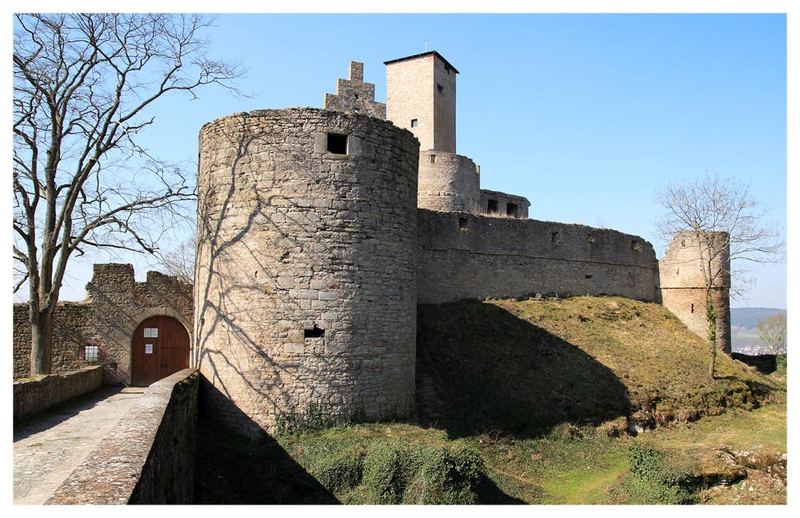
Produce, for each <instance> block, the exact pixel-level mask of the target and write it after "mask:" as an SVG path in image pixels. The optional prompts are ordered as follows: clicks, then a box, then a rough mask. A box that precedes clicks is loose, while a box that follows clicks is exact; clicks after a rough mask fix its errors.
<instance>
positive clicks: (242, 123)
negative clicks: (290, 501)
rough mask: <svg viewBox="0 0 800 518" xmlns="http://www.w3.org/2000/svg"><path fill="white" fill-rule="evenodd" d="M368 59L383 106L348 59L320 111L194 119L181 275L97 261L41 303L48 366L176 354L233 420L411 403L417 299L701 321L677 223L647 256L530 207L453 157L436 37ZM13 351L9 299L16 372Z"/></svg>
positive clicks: (698, 281)
mask: <svg viewBox="0 0 800 518" xmlns="http://www.w3.org/2000/svg"><path fill="white" fill-rule="evenodd" d="M385 64H386V74H387V102H386V104H383V103H380V102H376V101H375V87H374V85H373V84H370V83H366V82H364V75H363V65H362V64H361V63H355V62H354V63H351V65H350V75H349V78H348V79H340V80H339V81H338V84H337V91H336V94H326V95H325V101H324V103H325V104H324V109H315V108H291V109H284V110H259V111H253V112H250V113H237V114H233V115H230V116H227V117H223V118H221V119H217V120H215V121H212V122H209V123H208V124H206V125H204V126H203V128H202V129H201V130H200V149H199V171H198V193H199V199H198V209H197V211H198V212H197V215H198V218H197V222H198V223H197V258H196V265H195V278H194V285H193V287H192V285H190V284H186V283H183V282H180V281H178V280H177V279H175V278H172V277H168V276H165V275H162V274H159V273H157V272H150V273H148V276H147V280H146V281H145V282H136V281H135V279H134V272H133V268H132V267H131V266H130V265H122V264H106V265H95V270H94V277H93V279H92V281H91V282H90V283H89V285H88V286H87V294H88V296H87V300H86V301H84V302H67V303H61V304H60V305H59V307H58V309H57V311H56V315H55V330H54V331H55V337H54V343H53V346H52V347H53V370H54V372H58V371H65V370H70V369H76V368H80V367H82V366H85V365H86V364H92V363H99V364H101V365H103V367H104V369H103V375H104V378H105V379H106V382H112V383H113V382H121V383H125V384H146V380H148V379H150V378H148V377H147V376H148V375H151V374H153V372H155V374H156V375H159V374H158V373H159V372H160V373H161V374H164V372H167V371H171V372H174V371H176V370H179V369H181V368H183V367H184V366H185V365H186V364H189V365H190V366H192V367H196V368H198V369H199V370H200V372H201V373H202V375H203V378H204V379H205V382H204V384H203V390H204V391H205V392H204V394H203V397H202V398H201V400H202V401H204V404H208V405H210V408H211V410H212V411H213V412H216V413H217V414H219V415H221V416H223V417H224V418H226V419H227V420H228V421H229V422H230V423H231V424H233V425H234V426H236V427H237V428H239V429H240V430H241V431H242V432H244V433H248V434H250V433H260V430H262V429H266V430H268V431H275V430H276V429H279V428H280V427H281V425H282V424H284V423H292V422H297V421H298V420H303V419H305V418H308V417H309V416H312V415H314V416H317V417H319V416H322V417H323V418H324V419H331V420H332V419H336V418H339V417H347V416H358V417H361V418H365V419H380V418H387V417H402V416H405V415H408V414H409V413H410V412H412V411H413V406H414V391H415V358H416V318H417V305H418V304H440V303H446V302H452V301H457V300H462V299H483V298H487V297H519V296H529V295H534V294H542V295H548V294H557V295H559V296H569V295H585V294H588V295H620V296H624V297H630V298H634V299H639V300H644V301H651V302H659V303H662V304H664V306H666V307H667V308H668V309H669V310H671V311H672V312H673V313H674V314H675V315H676V316H677V317H678V318H679V319H680V320H681V321H683V322H684V323H685V324H686V325H687V327H688V328H689V329H691V330H692V331H694V332H695V333H697V334H698V335H700V336H701V337H705V336H706V335H707V328H708V322H707V321H706V317H705V308H704V306H705V290H704V288H703V286H704V282H703V276H702V273H701V271H702V270H701V264H700V254H699V246H698V243H696V242H695V241H694V240H693V239H692V237H691V235H689V234H679V235H678V236H675V239H674V240H673V242H672V244H671V245H670V247H669V249H668V250H667V253H666V255H665V256H664V257H663V258H662V259H661V260H660V261H658V260H657V259H656V254H655V251H654V250H653V247H652V245H651V244H650V243H648V242H647V241H645V240H644V239H642V238H641V237H639V236H635V235H630V234H625V233H622V232H618V231H615V230H610V229H601V228H593V227H588V226H584V225H574V224H566V223H559V222H551V221H539V220H535V219H529V218H528V216H529V210H530V203H529V201H528V200H527V199H526V198H525V197H523V196H518V195H512V194H505V193H501V192H497V191H492V190H487V189H482V188H481V171H480V168H479V167H478V166H477V165H476V164H475V162H474V161H473V160H471V159H470V158H467V157H466V156H463V155H459V154H457V152H456V77H457V75H458V71H457V70H456V69H455V67H454V66H453V65H451V64H450V63H448V61H447V60H446V59H445V58H443V57H442V56H441V55H440V54H439V53H438V52H426V53H423V54H418V55H414V56H409V57H405V58H401V59H395V60H391V61H387V62H386V63H385ZM719 261H721V264H719V265H718V266H721V267H722V269H723V270H724V271H728V270H729V265H728V264H727V263H728V262H729V259H728V257H721V258H720V259H719ZM729 286H730V279H729V278H727V277H724V278H720V279H719V280H718V282H717V283H716V285H715V287H714V294H713V300H714V303H715V305H716V310H717V314H718V315H719V317H718V319H717V337H718V340H719V344H720V347H721V349H723V350H724V351H726V352H730V310H729ZM192 312H193V314H192ZM154 319H155V320H154ZM159 319H161V320H159ZM167 320H168V321H172V328H173V329H174V330H177V331H176V332H177V333H178V334H179V335H181V334H183V335H184V337H183V338H181V337H178V338H180V339H181V340H183V343H185V344H187V345H186V349H185V350H186V351H190V352H189V354H190V355H191V358H183V359H182V358H177V356H175V355H174V354H173V356H175V357H173V358H171V359H165V357H161V356H158V354H152V353H158V351H159V349H160V348H161V345H159V344H160V343H161V342H159V339H160V338H158V330H157V329H156V330H155V334H152V332H153V330H154V327H152V326H156V327H158V326H159V325H161V324H159V323H158V322H162V323H164V322H165V321H167ZM154 322H155V323H154ZM182 329H183V330H185V333H184V332H183V331H182ZM148 332H150V334H148ZM162 338H163V337H162ZM189 343H191V347H189V345H188V344H189ZM165 344H166V342H165ZM29 351H30V326H29V322H28V308H27V305H24V304H18V305H15V307H14V375H15V377H24V376H26V375H27V373H28V372H29V370H30V357H29V356H30V353H29ZM169 361H172V362H175V363H174V365H172V364H170V363H163V362H169ZM148 369H151V370H148ZM152 369H155V371H153V370H152ZM159 369H161V370H159ZM164 369H166V370H164ZM137 373H139V374H137Z"/></svg>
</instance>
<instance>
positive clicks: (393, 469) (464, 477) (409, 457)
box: [281, 424, 485, 504]
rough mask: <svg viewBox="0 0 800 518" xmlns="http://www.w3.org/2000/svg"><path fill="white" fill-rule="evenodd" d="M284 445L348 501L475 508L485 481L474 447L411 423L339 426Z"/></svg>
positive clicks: (286, 440) (297, 437)
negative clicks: (449, 505)
mask: <svg viewBox="0 0 800 518" xmlns="http://www.w3.org/2000/svg"><path fill="white" fill-rule="evenodd" d="M281 441H282V442H283V444H284V446H285V448H286V451H287V452H288V453H289V454H290V455H291V456H292V457H293V458H295V459H296V460H297V461H298V463H299V464H300V465H301V466H303V468H305V469H306V470H307V471H308V473H309V474H311V475H312V476H313V477H314V478H315V479H316V480H318V481H319V482H320V483H321V484H322V485H323V486H324V487H325V488H326V489H327V490H328V491H329V492H330V493H331V494H332V495H334V496H335V497H336V499H337V500H339V501H340V502H343V503H358V504H401V503H402V504H474V503H478V502H479V494H478V492H479V490H480V486H481V483H482V480H483V479H484V478H485V475H484V474H483V462H482V461H481V458H480V456H479V455H478V453H477V452H476V451H475V450H474V449H472V448H470V447H469V446H467V445H466V444H465V443H464V442H462V441H452V442H451V441H447V439H446V437H445V436H444V435H443V434H442V433H441V432H437V431H434V430H429V431H425V430H421V429H419V428H417V427H414V426H410V425H402V424H393V425H360V426H347V427H337V428H332V429H329V430H324V431H317V432H309V433H302V434H295V435H289V436H283V437H281Z"/></svg>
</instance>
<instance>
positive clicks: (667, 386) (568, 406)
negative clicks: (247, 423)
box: [197, 297, 786, 504]
mask: <svg viewBox="0 0 800 518" xmlns="http://www.w3.org/2000/svg"><path fill="white" fill-rule="evenodd" d="M418 353H419V354H418V362H419V363H418V370H417V372H418V383H419V386H418V397H419V398H421V399H422V400H421V401H419V402H418V406H419V409H420V414H421V416H420V417H421V418H422V420H423V421H426V420H427V421H428V422H427V426H425V427H423V426H420V425H417V424H415V423H385V424H362V425H350V426H340V427H336V428H332V429H328V430H321V431H310V432H306V433H297V434H293V435H286V436H281V437H278V438H277V441H267V442H266V443H248V442H246V441H241V440H239V439H235V438H233V437H232V436H228V434H229V432H226V431H225V430H222V429H220V428H219V427H216V426H214V425H211V424H210V423H206V424H205V425H204V428H201V435H205V436H206V440H204V441H201V443H200V445H201V451H200V455H199V458H198V468H197V470H198V472H199V473H200V475H199V476H198V485H197V493H198V494H202V495H205V496H204V499H201V500H203V501H204V502H205V503H301V502H305V503H314V502H318V503H328V502H331V501H338V502H342V503H376V499H375V496H374V494H371V493H370V489H369V488H368V484H367V483H366V482H365V481H364V466H365V465H366V464H365V462H366V461H365V459H366V457H367V456H369V455H370V453H369V452H370V451H372V449H373V448H374V447H375V446H376V445H384V444H395V445H396V444H407V445H413V446H414V447H430V448H452V447H454V446H458V447H467V448H470V449H472V450H474V451H475V452H477V454H478V455H479V456H480V459H481V460H482V463H483V471H484V473H485V474H486V476H485V477H484V479H483V480H482V482H481V484H480V486H479V488H478V489H476V493H477V497H478V500H479V501H480V502H482V503H522V502H526V503H539V504H548V503H552V504H556V503H559V504H560V503H582V504H585V503H643V502H644V503H660V502H661V501H660V500H656V499H654V497H653V496H652V494H653V493H652V492H651V493H648V492H647V491H644V492H640V493H637V492H636V491H637V487H638V486H636V485H635V484H629V483H628V482H630V480H631V477H632V475H631V473H630V463H629V457H628V452H629V448H630V446H631V445H632V444H648V445H651V446H653V447H655V448H657V449H659V450H661V451H665V452H667V453H668V454H669V458H670V461H671V462H672V463H674V464H676V465H679V466H683V467H684V469H686V470H688V471H689V472H691V473H693V474H695V475H699V474H709V473H710V474H714V473H717V472H723V471H725V469H728V467H727V466H726V465H724V463H723V462H722V461H721V459H720V456H719V455H718V450H719V449H720V448H723V447H724V448H729V449H733V450H738V451H743V450H744V451H756V452H761V453H764V454H766V455H771V454H776V453H777V454H780V453H781V452H785V451H786V407H785V404H784V403H783V402H784V401H785V383H786V381H785V378H782V377H779V376H771V377H767V376H762V375H760V374H758V373H756V372H755V371H754V370H751V369H750V368H748V367H746V366H744V365H742V364H739V363H738V362H734V361H732V360H730V359H728V358H727V357H722V358H720V361H719V375H720V377H721V379H718V380H715V381H713V382H711V381H709V380H707V379H706V367H707V363H706V362H707V347H706V346H705V345H704V344H703V343H702V341H700V340H699V339H698V338H697V337H695V336H694V335H692V334H691V333H690V332H688V331H687V330H686V328H685V327H683V326H682V325H681V324H680V322H678V321H677V320H676V319H675V318H674V317H673V316H672V315H671V314H670V313H668V312H667V311H666V310H664V309H663V308H662V307H661V306H658V305H656V304H646V303H641V302H635V301H632V300H628V299H623V298H616V297H602V298H597V297H576V298H572V299H566V300H548V301H535V300H522V301H513V300H503V301H489V302H462V303H456V304H448V305H442V306H427V307H422V308H420V312H419V333H418ZM765 403H772V404H769V405H766V406H765V405H764V404H765ZM754 406H761V408H759V409H757V410H754V411H748V409H750V408H752V407H754ZM630 414H634V415H635V416H637V418H638V419H639V420H640V421H647V420H651V421H653V422H656V421H658V422H660V423H661V424H666V423H670V425H669V426H662V427H658V428H657V429H656V430H655V431H651V432H648V433H644V434H640V435H639V436H637V437H630V436H627V435H623V436H622V437H619V438H617V437H609V436H607V435H606V433H604V431H605V430H607V429H608V427H606V428H603V427H601V428H597V429H595V428H593V427H591V426H588V425H590V424H597V423H598V422H600V421H603V420H609V419H615V418H616V421H617V422H619V421H622V423H623V426H624V421H625V418H624V416H626V415H630ZM700 416H704V417H703V418H702V419H700V420H694V419H695V418H697V417H700ZM690 421H691V422H690ZM430 425H435V427H430ZM203 429H205V431H203ZM208 436H211V437H212V438H213V440H210V441H209V440H207V437H208ZM755 478H756V477H748V479H746V480H745V481H743V482H740V483H738V484H735V485H734V486H731V487H728V488H716V489H714V490H703V491H701V492H699V493H696V494H695V495H694V496H693V498H694V499H695V501H701V502H709V503H735V502H741V503H744V502H754V501H755V502H762V503H780V502H785V498H786V496H785V487H783V488H781V487H775V484H774V479H773V478H769V477H767V478H765V479H763V480H762V481H761V482H759V481H758V480H755ZM228 480H230V481H232V482H231V484H230V485H226V484H225V483H224V482H225V481H228ZM754 480H755V481H754ZM341 481H349V482H348V483H345V484H343V483H342V482H341ZM221 484H222V485H221ZM748 484H749V485H748ZM753 484H755V491H750V490H749V488H750V487H752V486H753ZM631 487H632V488H633V490H631ZM419 489H420V488H417V490H419ZM421 489H422V491H423V492H424V490H426V488H425V487H422V488H421ZM645 489H648V488H647V487H645ZM649 489H652V488H649ZM748 499H749V500H748Z"/></svg>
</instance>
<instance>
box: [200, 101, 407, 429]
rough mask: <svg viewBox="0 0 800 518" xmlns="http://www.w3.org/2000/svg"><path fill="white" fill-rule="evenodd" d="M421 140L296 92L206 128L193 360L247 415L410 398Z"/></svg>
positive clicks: (382, 404) (313, 412) (270, 424)
mask: <svg viewBox="0 0 800 518" xmlns="http://www.w3.org/2000/svg"><path fill="white" fill-rule="evenodd" d="M418 157H419V149H418V143H417V141H416V139H415V138H414V136H413V135H412V134H411V133H410V132H408V131H406V130H403V129H400V128H397V127H395V126H394V125H392V124H391V123H390V122H387V121H384V120H380V119H376V118H372V117H367V116H363V115H356V114H346V113H341V112H334V111H327V110H318V109H311V108H297V109H287V110H260V111H254V112H250V113H239V114H234V115H231V116H228V117H224V118H221V119H218V120H215V121H213V122H210V123H208V124H206V125H205V126H204V127H203V128H202V129H201V131H200V157H199V174H198V193H199V199H198V234H197V260H196V267H195V336H196V347H195V351H196V353H195V354H196V355H197V357H196V365H198V366H199V368H200V370H201V372H202V374H203V375H204V377H205V378H206V380H207V381H208V383H207V384H206V385H205V390H207V391H208V393H207V394H205V400H206V401H207V402H208V403H209V404H211V405H213V406H214V410H215V412H217V413H221V414H223V415H224V416H225V417H226V418H227V419H228V421H229V422H231V423H232V424H234V426H236V427H237V428H239V429H240V430H241V431H243V432H246V433H250V432H257V431H258V429H259V428H260V429H266V430H267V431H270V432H275V431H276V430H280V429H282V428H291V427H292V426H294V425H298V424H302V423H303V422H304V421H308V420H315V421H317V422H319V420H323V421H333V420H335V419H337V418H344V417H353V416H358V417H361V418H366V419H378V418H385V417H392V416H403V415H407V414H408V413H409V412H410V411H411V409H412V407H413V399H414V364H415V342H416V340H415V331H416V301H417V293H416V278H415V276H416V260H415V253H416V231H417V229H416V217H417V214H416V212H417V166H418Z"/></svg>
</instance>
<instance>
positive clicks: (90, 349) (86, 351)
mask: <svg viewBox="0 0 800 518" xmlns="http://www.w3.org/2000/svg"><path fill="white" fill-rule="evenodd" d="M99 358H100V347H98V346H96V345H85V346H84V347H83V359H84V360H85V361H87V362H96V361H97V360H98V359H99Z"/></svg>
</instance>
